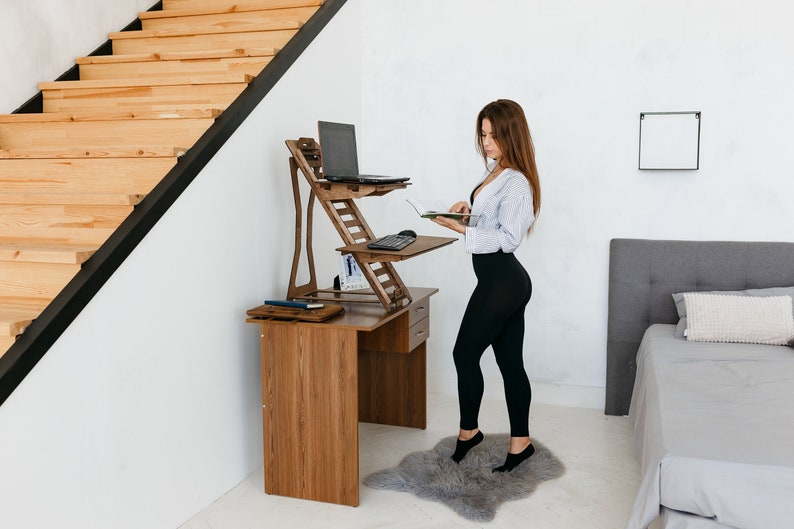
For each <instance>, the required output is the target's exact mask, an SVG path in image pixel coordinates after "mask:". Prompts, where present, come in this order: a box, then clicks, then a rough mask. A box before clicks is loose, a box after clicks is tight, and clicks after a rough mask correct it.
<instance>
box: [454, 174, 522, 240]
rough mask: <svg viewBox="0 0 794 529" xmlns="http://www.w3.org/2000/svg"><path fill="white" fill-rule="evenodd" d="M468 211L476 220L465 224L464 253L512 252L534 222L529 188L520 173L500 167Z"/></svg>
mask: <svg viewBox="0 0 794 529" xmlns="http://www.w3.org/2000/svg"><path fill="white" fill-rule="evenodd" d="M487 176H488V173H487V172H486V174H485V176H483V178H482V180H480V183H479V184H477V185H478V186H479V185H480V184H481V183H482V182H483V181H484V180H485V178H486V177H487ZM475 189H476V188H475ZM471 214H472V215H479V219H478V221H477V225H476V226H468V227H466V244H465V249H466V252H467V253H495V252H498V251H499V250H501V251H503V252H504V253H512V252H514V251H515V250H516V248H518V245H519V244H521V241H522V240H524V236H525V235H526V234H527V230H529V227H530V226H531V225H532V223H533V222H534V221H535V212H534V208H533V206H532V188H531V187H529V182H528V181H527V179H526V177H525V176H524V175H523V174H521V173H520V172H518V171H516V170H515V169H504V170H503V171H502V172H501V173H500V174H499V176H497V177H496V178H495V179H494V180H493V181H492V182H491V183H490V184H488V185H487V186H485V187H484V188H482V189H481V190H480V192H479V193H478V194H477V198H475V199H474V203H473V204H472V207H471Z"/></svg>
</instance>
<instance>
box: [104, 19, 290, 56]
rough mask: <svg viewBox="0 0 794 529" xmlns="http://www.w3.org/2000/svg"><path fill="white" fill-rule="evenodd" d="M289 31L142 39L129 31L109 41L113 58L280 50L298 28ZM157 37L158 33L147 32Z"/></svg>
mask: <svg viewBox="0 0 794 529" xmlns="http://www.w3.org/2000/svg"><path fill="white" fill-rule="evenodd" d="M292 26H294V28H292V29H270V30H262V31H253V30H251V28H248V29H247V30H246V31H230V30H224V31H220V30H213V31H214V32H212V33H201V34H196V33H197V32H192V33H186V34H181V35H180V34H168V33H173V32H165V34H159V35H151V36H144V35H145V34H139V35H127V34H128V33H135V32H133V31H123V32H121V33H119V38H112V39H111V40H112V43H113V54H114V55H122V54H130V53H170V52H185V51H200V50H217V49H229V48H231V49H236V48H279V49H281V48H283V47H284V45H285V44H286V43H287V42H288V41H289V40H290V39H291V38H292V37H293V36H295V34H296V33H297V32H298V26H300V24H298V23H294V24H292ZM148 33H153V34H157V33H159V32H148Z"/></svg>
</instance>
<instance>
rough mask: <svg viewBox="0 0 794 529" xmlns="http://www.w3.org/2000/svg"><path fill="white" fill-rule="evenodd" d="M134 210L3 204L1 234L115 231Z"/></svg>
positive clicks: (112, 207)
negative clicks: (52, 231) (74, 230)
mask: <svg viewBox="0 0 794 529" xmlns="http://www.w3.org/2000/svg"><path fill="white" fill-rule="evenodd" d="M132 209H133V206H97V205H93V204H84V205H76V204H69V205H65V204H38V205H30V204H2V205H0V230H5V231H6V232H7V233H14V234H17V233H18V236H20V237H24V236H25V235H26V234H27V233H29V232H36V233H38V232H39V231H41V230H45V229H48V228H69V229H116V228H117V227H118V226H119V225H120V224H121V223H122V222H124V219H126V218H127V217H128V216H129V214H130V213H132Z"/></svg>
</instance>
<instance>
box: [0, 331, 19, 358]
mask: <svg viewBox="0 0 794 529" xmlns="http://www.w3.org/2000/svg"><path fill="white" fill-rule="evenodd" d="M15 341H16V339H15V338H13V337H10V336H0V356H3V355H4V354H5V353H6V351H8V349H9V348H10V347H11V346H12V345H14V342H15Z"/></svg>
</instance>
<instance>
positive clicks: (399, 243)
mask: <svg viewBox="0 0 794 529" xmlns="http://www.w3.org/2000/svg"><path fill="white" fill-rule="evenodd" d="M415 240H416V237H411V236H410V235H400V234H396V233H395V234H393V235H386V236H385V237H380V238H379V239H375V240H374V241H372V242H370V243H369V244H368V245H367V248H371V249H373V250H402V249H403V248H405V247H406V246H408V245H409V244H411V243H412V242H414V241H415Z"/></svg>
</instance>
